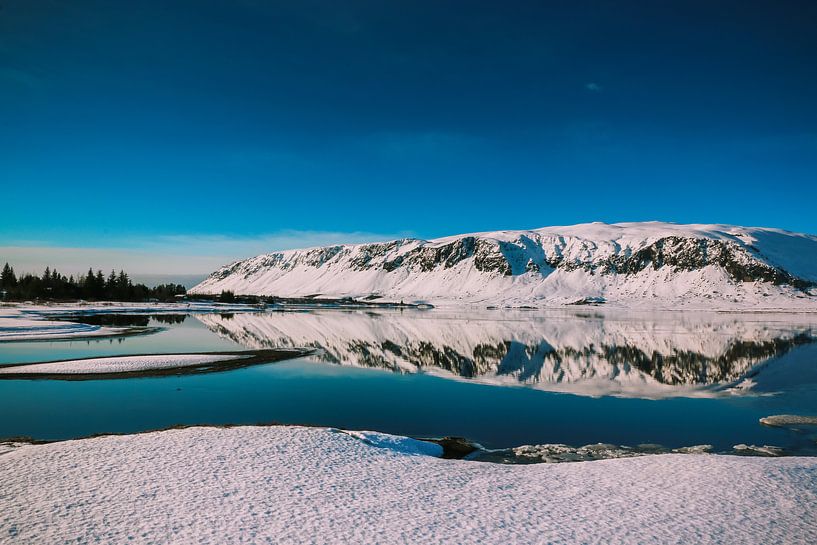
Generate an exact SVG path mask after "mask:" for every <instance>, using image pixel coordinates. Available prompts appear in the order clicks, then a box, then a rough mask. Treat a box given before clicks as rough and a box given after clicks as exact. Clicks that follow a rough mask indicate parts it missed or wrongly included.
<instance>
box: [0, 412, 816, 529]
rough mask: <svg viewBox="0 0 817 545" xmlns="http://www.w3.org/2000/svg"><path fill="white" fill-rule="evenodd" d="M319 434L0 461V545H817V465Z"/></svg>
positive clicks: (223, 436) (166, 438) (89, 447)
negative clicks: (512, 452) (449, 455)
mask: <svg viewBox="0 0 817 545" xmlns="http://www.w3.org/2000/svg"><path fill="white" fill-rule="evenodd" d="M355 435H356V436H353V435H350V434H347V433H342V432H337V431H333V430H328V429H323V428H298V427H242V428H232V429H217V428H189V429H184V430H173V431H165V432H156V433H149V434H142V435H131V436H109V437H101V438H95V439H86V440H80V441H68V442H62V443H53V444H47V445H27V446H22V447H16V448H13V449H12V450H11V451H10V452H6V453H4V454H2V455H0V482H2V483H3V486H2V487H0V505H2V506H3V508H2V509H0V542H2V543H9V544H11V543H97V542H101V543H125V542H129V543H199V544H203V543H218V544H230V543H502V544H506V543H766V544H771V543H786V544H797V543H804V544H805V543H815V542H817V517H815V513H817V459H815V458H784V459H764V458H742V457H733V456H714V455H689V454H677V455H673V454H669V455H657V456H644V457H638V458H627V459H618V460H604V461H598V462H581V463H572V464H556V465H530V466H520V465H514V466H508V465H501V464H487V463H479V462H469V461H457V460H443V459H439V458H436V457H433V456H430V455H429V454H437V453H438V452H439V449H437V448H435V447H434V446H431V445H427V444H423V443H421V442H417V441H414V440H410V439H403V438H398V437H393V436H383V435H381V434H376V433H365V434H355Z"/></svg>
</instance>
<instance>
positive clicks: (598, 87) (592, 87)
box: [584, 82, 601, 93]
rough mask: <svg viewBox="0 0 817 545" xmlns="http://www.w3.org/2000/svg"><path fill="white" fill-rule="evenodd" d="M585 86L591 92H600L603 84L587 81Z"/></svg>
mask: <svg viewBox="0 0 817 545" xmlns="http://www.w3.org/2000/svg"><path fill="white" fill-rule="evenodd" d="M584 88H585V89H587V90H588V91H590V92H591V93H600V92H601V85H599V84H598V83H593V82H590V83H585V84H584Z"/></svg>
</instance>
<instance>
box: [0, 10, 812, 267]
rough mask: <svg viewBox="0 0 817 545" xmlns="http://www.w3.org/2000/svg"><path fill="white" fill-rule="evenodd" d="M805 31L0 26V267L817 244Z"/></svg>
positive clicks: (347, 16)
mask: <svg viewBox="0 0 817 545" xmlns="http://www.w3.org/2000/svg"><path fill="white" fill-rule="evenodd" d="M815 29H817V2H813V1H802V2H795V1H785V0H783V1H780V0H769V1H766V2H752V1H735V2H723V1H717V0H712V1H702V2H696V1H689V0H684V1H662V2H627V1H616V2H610V1H607V2H583V1H561V2H485V3H481V2H474V1H461V2H445V1H433V2H420V1H416V0H412V1H406V2H397V1H380V0H378V1H370V2H338V1H327V2H314V1H298V2H262V1H250V0H245V1H239V2H226V1H225V2H210V1H202V0H196V1H189V2H184V1H179V2H167V1H161V2H159V1H157V2H150V1H139V2H108V1H99V2H90V1H82V0H77V1H74V2H70V3H69V2H62V1H50V2H47V1H40V0H4V1H2V2H1V3H0V37H1V38H0V189H2V197H1V198H2V214H1V215H0V247H8V246H29V247H32V246H33V247H42V246H50V247H54V246H64V247H88V248H91V247H94V248H96V247H104V248H124V249H126V250H127V249H135V250H139V251H146V252H148V253H150V252H151V251H152V250H151V247H152V246H151V245H156V244H157V242H156V241H160V243H161V245H162V247H163V248H164V250H162V251H173V250H172V246H173V244H174V243H178V244H181V243H179V241H180V240H182V241H183V240H189V238H185V237H193V238H194V239H195V240H196V241H197V242H196V244H194V245H192V246H190V247H201V248H203V247H205V246H206V243H207V242H208V241H213V240H216V239H217V240H218V241H220V244H221V245H222V247H220V248H219V250H218V252H217V253H219V256H222V255H223V256H230V255H233V256H234V257H239V256H240V255H243V254H244V253H251V252H254V251H255V250H256V248H260V247H261V246H264V245H269V244H273V245H274V244H278V245H283V244H282V243H280V242H276V241H277V240H279V239H278V238H276V237H281V236H284V238H286V239H287V240H288V241H289V243H290V245H297V244H298V242H300V240H299V239H298V237H299V234H301V233H303V232H308V233H305V234H303V241H304V243H306V242H309V243H312V242H322V241H323V240H344V239H350V240H365V239H370V238H378V237H380V236H392V235H398V234H406V233H410V234H414V235H416V236H421V237H434V236H441V235H447V234H454V233H459V232H468V231H480V230H493V229H505V228H507V229H511V228H532V227H538V226H544V225H554V224H570V223H579V222H586V221H606V222H616V221H637V220H653V219H655V220H665V221H677V222H705V223H714V222H718V223H736V224H743V225H766V226H774V227H782V228H786V229H791V230H798V231H807V232H811V233H815V232H817V212H815V203H816V202H817V69H815V67H816V66H817V31H815ZM282 233H283V235H282ZM214 237H215V238H214ZM287 237H289V238H287ZM310 237H311V238H310ZM233 240H237V241H239V242H241V243H244V244H245V246H244V247H242V246H241V245H240V244H239V245H238V246H237V247H236V248H237V249H236V251H231V249H230V247H231V241H233ZM174 241H175V242H174ZM248 241H255V242H253V243H252V244H250V243H249V242H248ZM259 241H260V242H259ZM248 244H249V246H248ZM253 244H255V245H253ZM180 247H181V246H180ZM168 248H171V250H168ZM239 249H240V251H239ZM267 249H269V250H272V249H275V248H267ZM190 251H191V252H192V250H190ZM202 251H205V250H202ZM0 253H2V252H0ZM46 257H47V256H46ZM207 266H209V265H207Z"/></svg>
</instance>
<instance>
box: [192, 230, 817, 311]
mask: <svg viewBox="0 0 817 545" xmlns="http://www.w3.org/2000/svg"><path fill="white" fill-rule="evenodd" d="M815 283H817V236H813V235H806V234H799V233H791V232H787V231H782V230H779V229H767V228H756V227H738V226H731V225H678V224H672V223H660V222H646V223H620V224H613V225H608V224H604V223H591V224H582V225H574V226H564V227H545V228H542V229H535V230H530V231H498V232H493V233H477V234H469V235H459V236H453V237H445V238H440V239H435V240H428V241H426V240H417V239H403V240H395V241H391V242H384V243H377V244H358V245H340V246H328V247H323V248H311V249H306V250H288V251H283V252H275V253H271V254H265V255H260V256H257V257H254V258H251V259H247V260H244V261H238V262H235V263H232V264H230V265H227V266H225V267H222V268H221V269H219V270H217V271H215V272H214V273H213V274H211V275H210V276H209V277H208V278H207V279H205V280H204V281H203V282H202V283H200V284H199V285H197V286H195V287H194V288H192V289H191V290H190V291H191V292H192V293H204V294H214V293H220V292H221V291H222V290H231V291H234V292H236V293H238V294H253V295H267V296H278V297H308V296H316V295H320V296H324V297H358V298H360V297H367V296H378V297H380V298H381V299H385V300H392V301H397V300H405V301H426V302H431V303H435V304H438V305H439V304H456V303H466V304H490V305H502V306H521V305H531V304H534V305H541V306H549V305H563V304H570V303H574V302H577V301H582V300H585V299H603V300H605V301H607V302H611V303H614V304H616V303H618V304H622V305H627V306H664V307H666V306H672V307H675V306H693V307H696V308H712V307H718V308H736V307H751V308H769V309H792V308H807V309H811V310H817V287H815V286H817V284H815Z"/></svg>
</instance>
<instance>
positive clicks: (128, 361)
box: [0, 354, 247, 375]
mask: <svg viewBox="0 0 817 545" xmlns="http://www.w3.org/2000/svg"><path fill="white" fill-rule="evenodd" d="M244 357H247V356H241V355H238V354H155V355H143V356H113V357H108V358H87V359H81V360H62V361H55V362H49V363H33V364H30V365H4V366H0V375H9V374H14V375H18V374H26V375H78V374H90V375H96V374H108V373H134V372H139V371H155V370H159V369H176V368H182V367H194V366H197V365H204V364H207V363H216V362H221V361H229V360H235V359H240V358H244Z"/></svg>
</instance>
